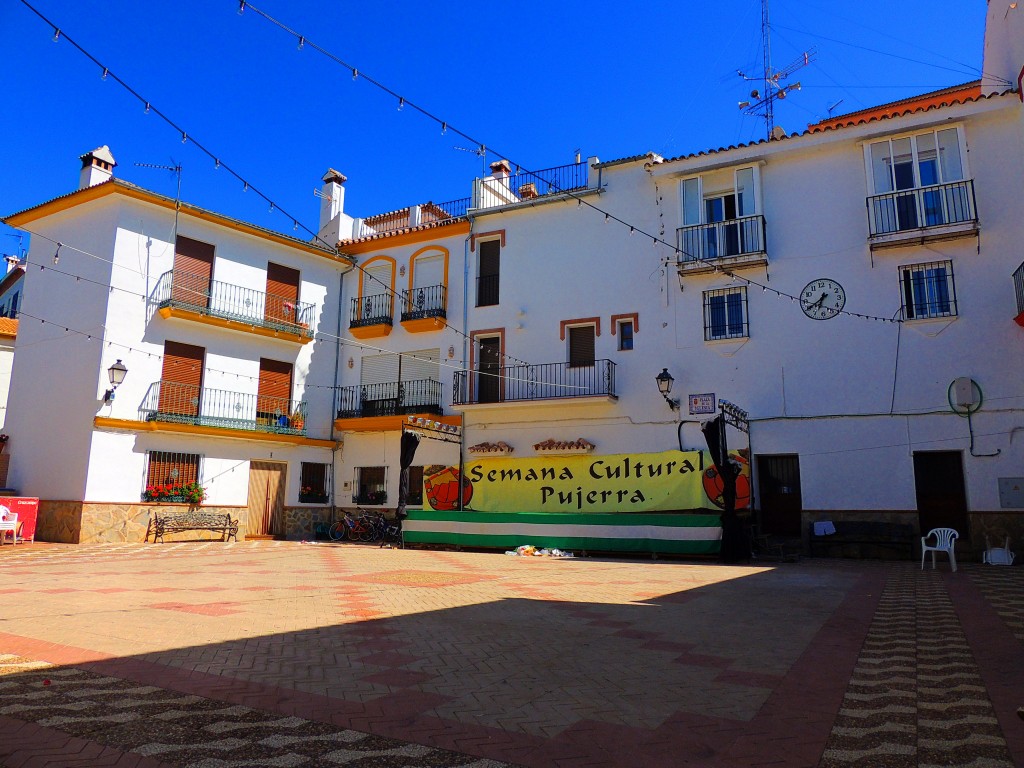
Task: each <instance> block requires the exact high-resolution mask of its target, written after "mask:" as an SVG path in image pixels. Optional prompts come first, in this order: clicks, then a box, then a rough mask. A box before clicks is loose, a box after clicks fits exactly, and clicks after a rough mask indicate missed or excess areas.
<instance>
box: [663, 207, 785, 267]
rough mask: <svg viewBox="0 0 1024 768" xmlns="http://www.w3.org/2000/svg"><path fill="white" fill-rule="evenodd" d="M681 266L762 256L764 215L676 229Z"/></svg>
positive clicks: (763, 247)
mask: <svg viewBox="0 0 1024 768" xmlns="http://www.w3.org/2000/svg"><path fill="white" fill-rule="evenodd" d="M676 241H677V243H678V245H679V250H680V251H682V255H681V256H680V257H679V258H680V261H681V262H683V263H687V262H694V261H710V260H713V259H723V258H726V257H729V256H750V255H753V254H760V253H765V225H764V216H761V215H760V214H758V215H756V216H741V217H740V218H738V219H729V220H728V221H715V222H712V223H710V224H693V225H691V226H688V227H680V228H679V229H677V230H676Z"/></svg>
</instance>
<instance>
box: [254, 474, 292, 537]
mask: <svg viewBox="0 0 1024 768" xmlns="http://www.w3.org/2000/svg"><path fill="white" fill-rule="evenodd" d="M287 472H288V465H287V464H281V463H279V462H276V461H251V462H249V522H248V525H247V526H246V535H247V536H284V535H285V522H284V491H285V479H286V477H287Z"/></svg>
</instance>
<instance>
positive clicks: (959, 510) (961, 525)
mask: <svg viewBox="0 0 1024 768" xmlns="http://www.w3.org/2000/svg"><path fill="white" fill-rule="evenodd" d="M914 485H915V487H916V491H917V514H918V520H919V521H920V525H921V535H922V536H923V535H925V534H926V533H928V531H930V530H931V529H932V528H955V529H956V531H957V533H959V534H960V538H962V539H966V538H968V535H969V533H970V531H969V530H968V527H967V493H966V491H965V489H964V467H963V456H962V455H961V454H960V452H959V451H915V452H914Z"/></svg>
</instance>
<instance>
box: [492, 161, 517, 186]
mask: <svg viewBox="0 0 1024 768" xmlns="http://www.w3.org/2000/svg"><path fill="white" fill-rule="evenodd" d="M511 174H512V166H511V165H509V164H508V160H497V161H495V162H493V163H491V176H492V177H493V178H495V179H500V180H502V181H504V180H505V179H507V178H508V177H509V176H510V175H511Z"/></svg>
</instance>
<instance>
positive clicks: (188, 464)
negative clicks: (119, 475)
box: [146, 451, 200, 486]
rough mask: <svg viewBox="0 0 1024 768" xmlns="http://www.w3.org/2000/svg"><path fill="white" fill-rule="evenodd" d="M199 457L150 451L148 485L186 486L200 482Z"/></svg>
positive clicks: (189, 454)
mask: <svg viewBox="0 0 1024 768" xmlns="http://www.w3.org/2000/svg"><path fill="white" fill-rule="evenodd" d="M199 459H200V457H199V455H198V454H195V453H171V452H169V451H150V452H149V469H148V471H147V472H146V485H147V486H150V485H176V484H181V485H185V484H187V483H198V482H199Z"/></svg>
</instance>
